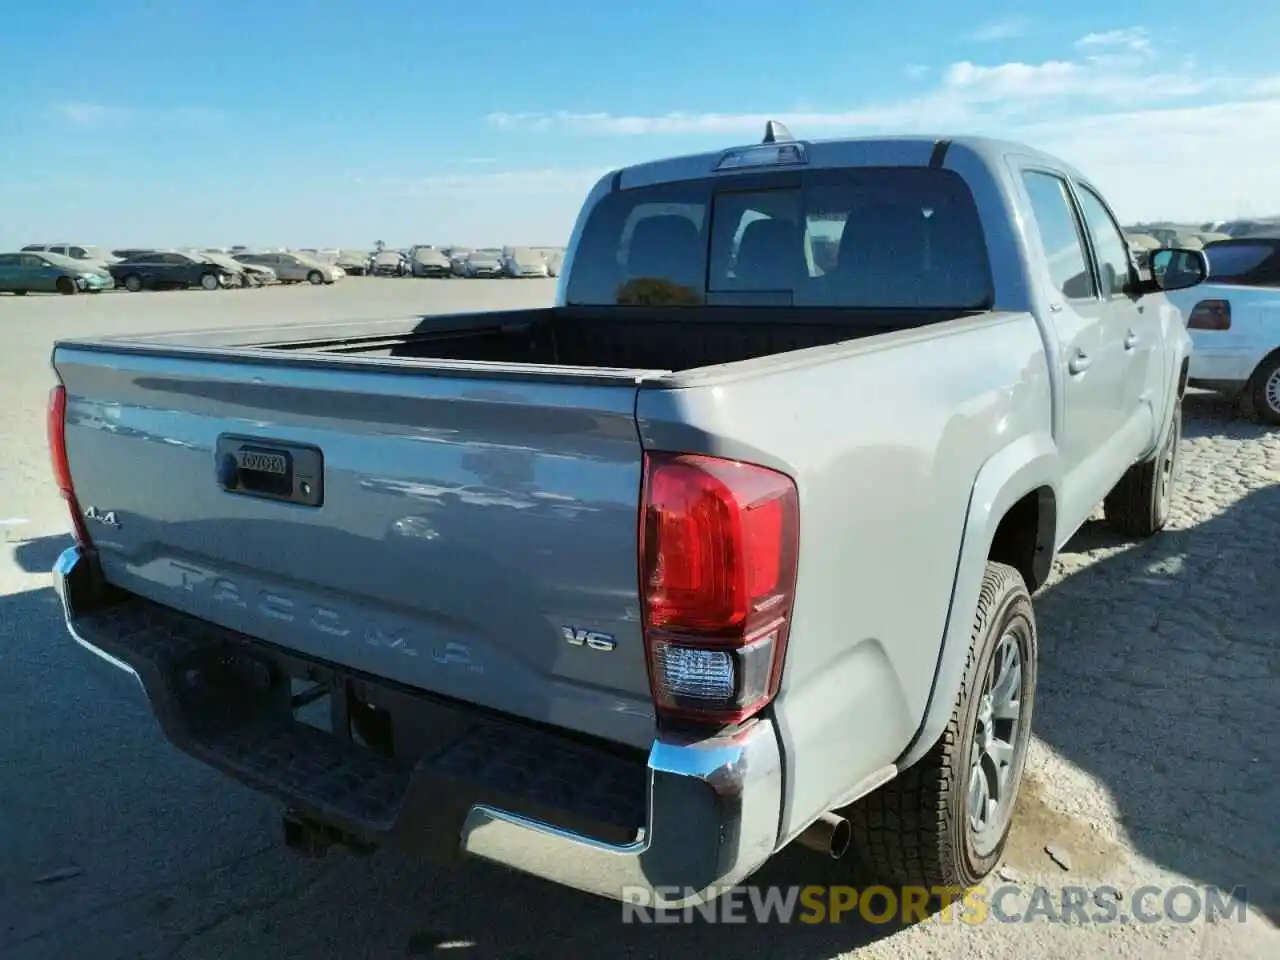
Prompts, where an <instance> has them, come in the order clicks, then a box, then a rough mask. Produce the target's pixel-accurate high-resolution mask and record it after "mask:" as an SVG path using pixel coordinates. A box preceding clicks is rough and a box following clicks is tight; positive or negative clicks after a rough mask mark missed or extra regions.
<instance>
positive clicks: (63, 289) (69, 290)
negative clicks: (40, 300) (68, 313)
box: [54, 277, 76, 297]
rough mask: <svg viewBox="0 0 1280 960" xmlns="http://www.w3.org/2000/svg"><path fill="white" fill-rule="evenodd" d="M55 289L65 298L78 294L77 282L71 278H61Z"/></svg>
mask: <svg viewBox="0 0 1280 960" xmlns="http://www.w3.org/2000/svg"><path fill="white" fill-rule="evenodd" d="M54 289H56V290H57V291H58V292H59V293H60V294H62V295H63V296H64V297H69V296H71V294H73V293H75V292H76V282H75V281H74V280H72V279H71V278H70V277H59V278H58V282H57V283H55V284H54Z"/></svg>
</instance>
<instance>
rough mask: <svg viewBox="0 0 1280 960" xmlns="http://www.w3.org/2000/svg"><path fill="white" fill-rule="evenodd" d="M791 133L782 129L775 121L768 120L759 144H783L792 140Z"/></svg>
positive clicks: (784, 128)
mask: <svg viewBox="0 0 1280 960" xmlns="http://www.w3.org/2000/svg"><path fill="white" fill-rule="evenodd" d="M794 139H795V137H793V136H792V135H791V131H790V130H788V129H787V128H786V127H784V126H783V125H782V124H781V123H779V122H778V121H777V120H770V121H769V122H768V123H766V124H765V125H764V139H763V140H762V141H760V142H761V143H784V142H786V141H789V140H794Z"/></svg>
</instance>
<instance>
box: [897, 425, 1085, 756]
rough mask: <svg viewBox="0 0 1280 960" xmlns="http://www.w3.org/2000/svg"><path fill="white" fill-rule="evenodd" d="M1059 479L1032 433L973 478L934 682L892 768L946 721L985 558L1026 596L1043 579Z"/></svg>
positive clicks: (1045, 444)
mask: <svg viewBox="0 0 1280 960" xmlns="http://www.w3.org/2000/svg"><path fill="white" fill-rule="evenodd" d="M1060 476H1061V464H1060V461H1059V458H1058V452H1057V447H1056V446H1055V445H1054V442H1053V439H1052V438H1051V437H1050V436H1049V435H1048V434H1034V435H1029V436H1026V437H1023V438H1021V439H1019V440H1016V441H1014V442H1013V443H1011V444H1010V445H1009V446H1007V447H1005V448H1004V449H1002V450H1001V451H999V452H998V453H997V454H995V455H994V456H993V457H991V458H990V459H989V460H987V462H986V463H985V464H984V465H983V467H982V469H981V470H979V472H978V475H977V477H976V478H975V479H974V483H973V488H972V490H971V492H970V496H969V506H968V510H967V512H966V515H965V520H964V534H963V536H962V538H961V543H960V550H959V553H958V556H957V558H956V574H955V580H954V581H953V586H952V591H951V603H950V606H949V608H948V611H947V619H946V626H945V627H944V629H943V635H942V642H941V645H940V648H939V651H938V660H937V663H936V664H935V667H934V675H933V685H932V687H931V689H930V692H929V700H928V703H927V704H926V706H925V710H924V715H923V717H922V718H921V721H920V725H919V727H918V728H917V729H916V733H915V736H914V737H913V738H912V740H911V743H910V744H908V746H907V748H906V749H905V750H904V751H903V753H902V754H901V756H900V757H899V758H898V760H897V766H898V769H899V770H903V769H906V768H907V767H909V766H911V765H912V764H914V763H915V762H916V761H917V760H919V759H920V758H921V757H923V756H924V755H925V754H926V753H927V752H928V751H929V749H930V747H932V746H933V744H934V743H936V742H937V740H938V737H940V736H941V735H942V733H943V731H944V730H945V729H946V726H947V723H948V722H949V720H950V718H951V713H952V709H953V707H954V704H955V699H956V696H957V694H958V693H959V690H960V685H961V683H962V682H963V679H964V666H965V658H966V657H967V655H968V651H969V634H970V630H971V627H972V624H973V617H974V612H975V611H976V610H977V607H978V597H979V593H980V592H981V589H982V578H983V575H984V573H985V571H986V566H987V563H988V561H991V560H995V561H999V562H1001V563H1007V564H1008V565H1009V566H1011V567H1013V568H1014V569H1016V570H1017V571H1018V572H1019V573H1020V574H1022V577H1023V579H1024V581H1026V583H1027V589H1028V591H1030V592H1032V593H1034V592H1035V591H1036V589H1038V588H1039V587H1040V586H1042V585H1043V584H1044V582H1045V581H1046V580H1047V579H1048V576H1049V572H1050V569H1051V568H1052V565H1053V557H1054V549H1055V546H1056V543H1057V530H1058V502H1059V496H1058V493H1059V487H1060Z"/></svg>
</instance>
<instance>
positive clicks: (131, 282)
mask: <svg viewBox="0 0 1280 960" xmlns="http://www.w3.org/2000/svg"><path fill="white" fill-rule="evenodd" d="M120 282H121V284H122V285H123V286H124V288H125V289H126V290H128V291H129V292H130V293H137V292H139V291H140V290H141V289H142V278H141V277H140V276H138V275H137V274H136V273H131V274H129V275H128V276H127V277H125V278H124V279H123V280H121V281H120Z"/></svg>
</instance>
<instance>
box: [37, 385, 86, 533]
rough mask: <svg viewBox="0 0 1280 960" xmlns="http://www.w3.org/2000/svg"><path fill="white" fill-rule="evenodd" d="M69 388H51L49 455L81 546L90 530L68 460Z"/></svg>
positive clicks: (54, 475)
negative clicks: (77, 497) (82, 511)
mask: <svg viewBox="0 0 1280 960" xmlns="http://www.w3.org/2000/svg"><path fill="white" fill-rule="evenodd" d="M66 425H67V388H66V387H64V386H62V384H58V385H57V386H56V387H54V388H53V389H52V390H50V391H49V418H48V423H47V426H48V432H49V456H50V457H51V458H52V460H53V479H54V482H55V483H56V484H57V485H58V492H59V493H61V494H62V499H63V500H65V501H67V507H68V509H69V510H70V511H71V526H72V529H73V530H74V531H75V536H76V542H77V543H79V544H80V545H81V546H85V547H87V546H89V543H90V538H89V530H88V528H87V527H86V526H85V523H84V516H83V515H82V514H81V513H80V504H79V503H78V502H77V501H76V490H75V486H74V485H73V484H72V482H71V464H70V463H69V462H68V461H67V430H66Z"/></svg>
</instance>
